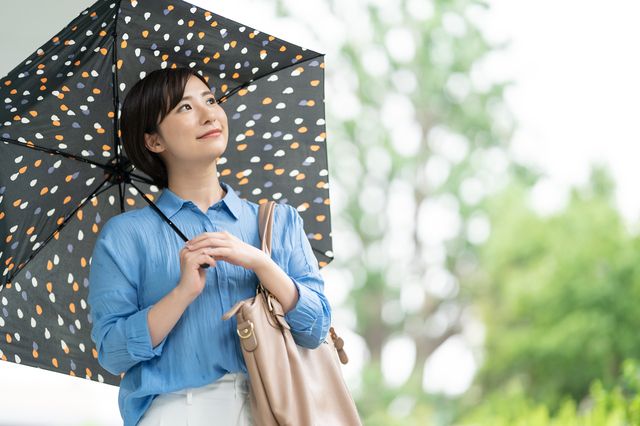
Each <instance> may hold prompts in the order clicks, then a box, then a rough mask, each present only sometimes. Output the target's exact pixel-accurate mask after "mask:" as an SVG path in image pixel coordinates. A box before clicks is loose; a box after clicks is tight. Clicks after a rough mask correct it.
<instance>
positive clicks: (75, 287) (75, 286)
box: [73, 281, 80, 291]
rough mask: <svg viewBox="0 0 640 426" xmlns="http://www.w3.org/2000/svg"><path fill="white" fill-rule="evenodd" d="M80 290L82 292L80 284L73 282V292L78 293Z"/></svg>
mask: <svg viewBox="0 0 640 426" xmlns="http://www.w3.org/2000/svg"><path fill="white" fill-rule="evenodd" d="M78 290H80V287H79V286H78V283H77V282H75V281H74V282H73V291H78Z"/></svg>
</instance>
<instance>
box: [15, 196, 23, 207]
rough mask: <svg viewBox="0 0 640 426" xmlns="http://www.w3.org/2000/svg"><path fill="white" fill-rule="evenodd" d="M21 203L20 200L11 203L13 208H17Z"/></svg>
mask: <svg viewBox="0 0 640 426" xmlns="http://www.w3.org/2000/svg"><path fill="white" fill-rule="evenodd" d="M21 202H22V198H18V199H17V200H15V201H14V202H13V207H18V206H19V205H20V203H21Z"/></svg>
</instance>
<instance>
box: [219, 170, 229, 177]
mask: <svg viewBox="0 0 640 426" xmlns="http://www.w3.org/2000/svg"><path fill="white" fill-rule="evenodd" d="M230 174H231V170H230V169H224V170H223V171H222V172H221V173H220V176H229V175H230Z"/></svg>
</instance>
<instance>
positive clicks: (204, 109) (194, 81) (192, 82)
mask: <svg viewBox="0 0 640 426" xmlns="http://www.w3.org/2000/svg"><path fill="white" fill-rule="evenodd" d="M213 130H221V132H219V133H213V134H209V133H210V132H211V131H213ZM228 138H229V129H228V127H227V114H225V112H224V110H223V109H222V107H221V106H220V104H218V102H217V101H216V99H215V98H214V96H213V93H211V91H210V90H209V88H208V87H207V85H206V84H204V83H203V82H202V81H201V80H200V79H199V78H197V77H195V76H191V77H190V78H189V80H188V81H187V85H186V87H185V89H184V94H183V96H182V100H181V101H180V102H178V105H176V107H175V108H174V109H173V110H171V111H170V112H169V114H167V115H166V116H165V117H164V119H163V120H162V122H161V123H160V124H159V125H158V129H157V131H156V132H155V133H152V134H148V133H145V145H146V147H147V149H149V150H150V151H152V152H156V153H158V154H160V156H161V157H162V158H163V160H164V161H165V164H166V165H167V168H168V169H169V170H171V169H172V167H171V166H173V165H176V164H178V165H179V164H190V165H193V164H195V163H199V162H203V163H205V164H211V163H212V162H214V161H215V160H216V159H217V158H219V157H220V156H221V155H222V154H223V153H224V151H225V149H226V147H227V141H228Z"/></svg>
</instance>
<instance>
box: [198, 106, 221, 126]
mask: <svg viewBox="0 0 640 426" xmlns="http://www.w3.org/2000/svg"><path fill="white" fill-rule="evenodd" d="M216 117H217V116H216V111H215V108H212V107H210V106H208V105H203V106H201V107H200V122H201V123H202V124H207V123H213V121H214V120H215V119H216Z"/></svg>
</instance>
